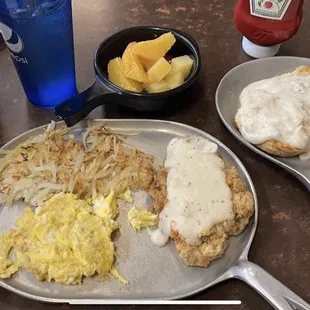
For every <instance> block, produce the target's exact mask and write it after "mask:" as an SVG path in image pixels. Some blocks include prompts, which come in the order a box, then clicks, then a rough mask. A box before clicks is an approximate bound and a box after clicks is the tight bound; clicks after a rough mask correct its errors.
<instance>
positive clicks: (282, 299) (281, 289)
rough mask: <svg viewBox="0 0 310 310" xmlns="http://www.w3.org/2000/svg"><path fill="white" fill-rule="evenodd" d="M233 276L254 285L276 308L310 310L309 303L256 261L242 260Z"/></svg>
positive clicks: (234, 270) (279, 309) (234, 268)
mask: <svg viewBox="0 0 310 310" xmlns="http://www.w3.org/2000/svg"><path fill="white" fill-rule="evenodd" d="M233 276H234V277H235V278H238V279H240V280H243V281H244V282H246V283H247V284H249V285H250V286H251V287H253V288H254V289H255V290H256V291H257V292H258V293H259V294H261V295H262V296H263V297H264V298H265V299H266V300H267V301H268V302H269V303H270V304H271V305H272V306H273V307H274V309H278V310H292V309H297V310H310V305H309V304H307V303H306V302H305V301H304V300H303V299H301V298H300V297H299V296H298V295H296V294H295V293H294V292H292V291H291V290H290V289H289V288H287V287H286V286H285V285H283V284H282V283H281V282H280V281H278V280H277V279H276V278H274V277H273V276H272V275H270V274H269V273H268V272H267V271H265V270H264V269H263V268H261V267H259V266H258V265H256V264H254V263H251V262H249V261H247V260H244V261H240V262H239V264H238V265H236V266H235V267H233Z"/></svg>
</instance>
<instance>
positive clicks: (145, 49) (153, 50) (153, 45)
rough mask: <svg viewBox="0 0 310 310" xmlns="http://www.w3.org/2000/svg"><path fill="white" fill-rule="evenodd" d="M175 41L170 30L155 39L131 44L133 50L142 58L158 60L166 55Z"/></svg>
mask: <svg viewBox="0 0 310 310" xmlns="http://www.w3.org/2000/svg"><path fill="white" fill-rule="evenodd" d="M175 41H176V40H175V37H174V35H173V34H172V33H171V32H168V33H164V34H162V35H161V36H160V37H158V38H156V39H153V40H148V41H141V42H138V43H137V44H135V46H133V52H134V53H135V54H136V55H139V56H140V57H142V58H144V59H149V60H158V59H159V58H161V57H164V56H165V55H166V53H167V52H168V51H169V50H170V48H171V47H172V45H173V44H174V43H175Z"/></svg>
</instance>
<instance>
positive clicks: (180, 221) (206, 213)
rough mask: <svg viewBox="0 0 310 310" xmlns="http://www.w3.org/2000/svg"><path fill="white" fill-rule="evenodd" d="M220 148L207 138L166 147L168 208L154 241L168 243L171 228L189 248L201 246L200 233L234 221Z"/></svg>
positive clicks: (176, 141)
mask: <svg viewBox="0 0 310 310" xmlns="http://www.w3.org/2000/svg"><path fill="white" fill-rule="evenodd" d="M217 150H218V146H217V145H216V144H215V143H213V142H210V141H208V140H206V139H204V138H200V137H186V138H175V139H172V140H171V141H170V143H169V145H168V147H167V158H166V161H165V168H167V171H168V176H167V200H168V202H167V204H166V205H165V208H164V209H163V210H162V212H161V213H160V215H159V224H158V229H157V230H155V231H153V232H152V233H151V240H152V242H153V243H155V244H156V245H158V246H163V245H165V244H166V243H167V241H168V239H169V236H170V233H171V228H173V230H175V231H177V232H178V233H179V235H180V236H181V237H182V238H183V239H184V240H185V242H187V243H188V244H200V243H201V240H200V238H199V233H200V232H201V231H202V230H204V229H210V228H212V227H213V226H214V225H215V224H217V223H220V222H223V221H225V220H232V219H233V218H234V212H233V207H232V193H231V190H230V188H229V186H228V185H227V183H226V174H225V163H224V162H223V160H222V159H221V158H220V157H219V156H218V155H217Z"/></svg>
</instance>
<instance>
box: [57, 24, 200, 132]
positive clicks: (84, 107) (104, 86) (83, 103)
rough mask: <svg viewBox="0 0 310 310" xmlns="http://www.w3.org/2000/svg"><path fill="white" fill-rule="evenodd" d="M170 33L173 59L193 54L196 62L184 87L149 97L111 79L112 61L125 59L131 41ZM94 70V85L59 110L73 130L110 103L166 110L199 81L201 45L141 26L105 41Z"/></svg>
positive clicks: (178, 34)
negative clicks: (173, 101)
mask: <svg viewBox="0 0 310 310" xmlns="http://www.w3.org/2000/svg"><path fill="white" fill-rule="evenodd" d="M169 31H170V32H172V33H173V34H174V36H175V38H176V42H175V44H174V45H173V47H172V48H171V49H170V50H169V52H168V53H169V55H171V56H173V57H176V56H183V55H189V56H190V57H192V59H193V60H194V65H193V68H192V70H191V74H190V76H189V77H188V78H187V80H186V81H185V83H184V84H183V85H181V86H180V87H177V88H175V89H173V90H169V91H165V92H162V93H156V94H149V93H147V92H142V93H136V92H131V91H127V90H125V89H123V88H120V87H118V86H116V85H115V84H113V83H111V82H110V81H109V80H108V75H107V66H108V62H109V61H110V60H111V59H113V58H115V57H121V56H122V54H123V52H124V50H125V48H126V46H127V45H128V44H129V43H130V42H133V41H136V42H139V41H145V40H151V39H154V38H156V37H158V36H160V35H162V34H163V33H166V32H169ZM94 67H95V73H96V80H95V82H94V84H93V85H92V86H91V87H90V88H88V89H87V90H85V91H84V92H82V93H79V94H78V95H76V96H75V97H73V98H71V99H70V100H67V101H65V102H63V103H61V104H60V105H58V106H57V107H56V108H55V114H56V115H57V116H58V117H59V118H61V119H63V120H64V121H65V123H66V124H67V126H69V127H71V126H73V125H75V124H76V123H78V122H79V121H81V120H82V119H84V118H85V117H86V116H87V115H88V114H89V113H90V112H91V111H92V110H94V109H95V108H96V107H98V106H100V105H104V104H107V103H115V104H120V105H123V106H127V107H130V108H133V109H135V110H138V111H145V112H150V111H157V110H160V109H163V108H164V107H165V106H166V105H167V103H168V101H170V100H171V99H172V97H173V96H175V95H176V94H179V93H180V92H182V91H184V90H185V89H187V88H188V87H189V86H191V85H192V83H193V82H194V81H195V80H196V78H197V77H198V74H199V72H200V68H201V59H200V53H199V47H198V45H197V43H196V42H195V40H194V39H193V38H191V37H190V36H189V35H187V34H185V33H184V32H182V31H180V30H176V29H171V28H163V27H154V26H139V27H133V28H127V29H124V30H121V31H120V32H117V33H115V34H113V35H111V36H110V37H108V38H107V39H105V40H104V41H103V42H102V43H101V44H100V46H99V47H98V49H97V51H96V54H95V57H94Z"/></svg>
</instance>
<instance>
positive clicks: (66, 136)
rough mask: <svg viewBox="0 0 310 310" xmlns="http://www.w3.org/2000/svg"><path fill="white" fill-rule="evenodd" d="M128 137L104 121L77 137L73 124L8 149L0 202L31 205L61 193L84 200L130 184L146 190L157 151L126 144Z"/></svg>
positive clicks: (1, 166) (0, 171) (0, 170)
mask: <svg viewBox="0 0 310 310" xmlns="http://www.w3.org/2000/svg"><path fill="white" fill-rule="evenodd" d="M123 142H124V137H122V136H120V135H118V134H116V133H112V132H111V131H109V130H108V129H106V128H105V127H104V126H102V125H101V126H95V127H93V128H89V129H87V130H86V131H85V132H84V134H83V137H82V141H81V139H80V141H79V140H77V139H76V138H75V136H74V135H73V134H70V133H69V129H68V128H66V127H62V128H59V129H55V123H54V122H53V123H51V124H50V125H49V126H48V127H47V128H46V130H45V131H44V133H42V134H41V135H38V136H35V137H32V138H30V139H28V140H27V141H25V142H24V143H21V144H20V145H18V146H17V147H15V148H14V149H13V150H11V151H8V152H7V154H6V156H5V157H4V158H2V159H1V161H0V203H3V204H5V205H12V204H13V203H14V202H15V201H18V200H20V199H23V200H24V201H25V202H27V203H28V204H30V205H32V206H41V205H42V204H43V202H44V201H45V200H46V199H48V198H50V197H51V196H53V195H54V194H56V193H59V192H63V193H65V192H69V193H73V194H77V195H78V197H79V198H80V199H88V198H95V197H96V195H97V193H102V194H104V195H108V194H109V192H110V190H112V189H113V190H114V191H115V193H116V194H121V193H123V192H124V191H125V190H126V189H127V188H128V187H130V188H131V189H142V190H146V189H148V188H149V186H150V185H151V183H152V181H153V174H154V172H153V166H152V165H153V160H154V158H153V156H151V155H148V154H145V153H143V152H141V151H139V150H137V149H135V148H133V147H129V146H125V144H124V143H123Z"/></svg>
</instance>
